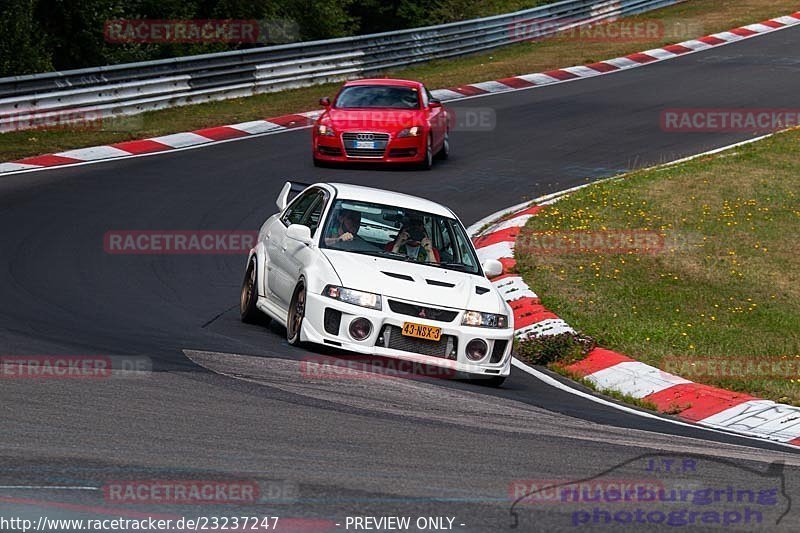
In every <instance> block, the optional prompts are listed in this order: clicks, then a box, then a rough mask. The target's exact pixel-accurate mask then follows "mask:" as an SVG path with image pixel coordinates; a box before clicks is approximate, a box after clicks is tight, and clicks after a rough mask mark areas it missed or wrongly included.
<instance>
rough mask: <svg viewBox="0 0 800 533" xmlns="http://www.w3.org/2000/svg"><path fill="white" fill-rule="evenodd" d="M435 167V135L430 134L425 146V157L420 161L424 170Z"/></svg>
mask: <svg viewBox="0 0 800 533" xmlns="http://www.w3.org/2000/svg"><path fill="white" fill-rule="evenodd" d="M431 167H433V137H431V136H430V135H428V142H427V144H426V147H425V158H424V159H423V160H422V161H420V163H419V168H420V169H422V170H430V169H431Z"/></svg>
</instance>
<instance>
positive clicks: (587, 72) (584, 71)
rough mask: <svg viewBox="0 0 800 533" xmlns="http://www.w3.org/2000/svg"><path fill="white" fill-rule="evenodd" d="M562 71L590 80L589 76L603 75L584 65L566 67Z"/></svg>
mask: <svg viewBox="0 0 800 533" xmlns="http://www.w3.org/2000/svg"><path fill="white" fill-rule="evenodd" d="M561 70H565V71H567V72H569V73H570V74H575V75H576V76H580V77H581V78H588V77H589V76H601V75H602V74H603V73H602V72H600V71H599V70H595V69H593V68H589V67H584V66H582V65H580V66H577V67H566V68H562V69H561Z"/></svg>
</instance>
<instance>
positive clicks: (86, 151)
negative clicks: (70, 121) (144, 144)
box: [55, 146, 131, 161]
mask: <svg viewBox="0 0 800 533" xmlns="http://www.w3.org/2000/svg"><path fill="white" fill-rule="evenodd" d="M55 155H57V156H61V157H71V158H72V159H77V160H79V161H96V160H99V159H110V158H116V157H125V156H126V155H131V153H130V152H126V151H125V150H120V149H119V148H114V147H113V146H93V147H91V148H79V149H77V150H69V151H66V152H58V153H56V154H55Z"/></svg>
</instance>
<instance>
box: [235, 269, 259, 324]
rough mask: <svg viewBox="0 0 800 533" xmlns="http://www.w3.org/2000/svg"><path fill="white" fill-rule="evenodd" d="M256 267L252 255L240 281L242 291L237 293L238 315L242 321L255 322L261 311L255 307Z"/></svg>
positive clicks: (256, 297) (256, 292)
mask: <svg viewBox="0 0 800 533" xmlns="http://www.w3.org/2000/svg"><path fill="white" fill-rule="evenodd" d="M257 279H258V269H257V268H256V258H255V257H253V258H252V259H251V260H250V262H249V263H248V264H247V270H246V271H245V274H244V281H242V291H241V294H240V295H239V315H240V317H241V319H242V322H246V323H248V324H255V323H257V322H258V321H259V320H260V319H261V316H260V315H261V313H260V312H259V311H258V308H257V307H256V300H257V299H258V288H257V285H258V284H257V281H256V280H257Z"/></svg>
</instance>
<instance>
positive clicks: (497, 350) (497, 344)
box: [489, 340, 508, 363]
mask: <svg viewBox="0 0 800 533" xmlns="http://www.w3.org/2000/svg"><path fill="white" fill-rule="evenodd" d="M506 346H508V341H501V340H496V341H494V347H493V348H492V357H491V359H489V362H490V363H499V362H500V360H502V359H503V353H505V351H506Z"/></svg>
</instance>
